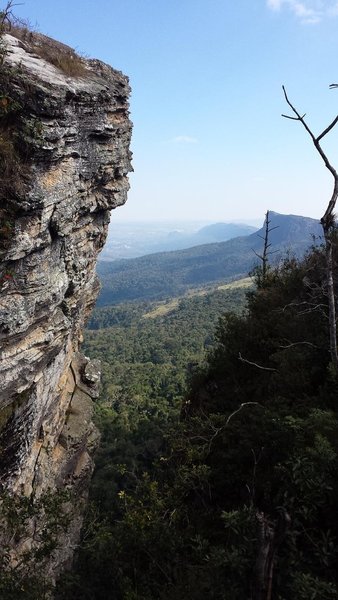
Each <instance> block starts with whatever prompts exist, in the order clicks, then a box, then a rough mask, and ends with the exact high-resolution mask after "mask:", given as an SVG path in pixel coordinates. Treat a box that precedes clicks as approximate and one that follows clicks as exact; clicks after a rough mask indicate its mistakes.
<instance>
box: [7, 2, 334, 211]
mask: <svg viewBox="0 0 338 600" xmlns="http://www.w3.org/2000/svg"><path fill="white" fill-rule="evenodd" d="M15 1H16V0H15ZM20 1H21V0H17V3H18V5H17V6H16V7H15V9H14V10H15V14H16V15H17V16H19V17H21V18H24V19H28V20H29V22H30V24H31V25H32V26H33V27H36V28H38V30H39V31H41V32H43V33H45V34H47V35H49V36H51V37H54V38H56V39H58V40H60V41H62V42H64V43H66V44H68V45H70V46H72V47H73V48H75V49H76V50H77V51H79V52H80V53H82V54H84V55H85V56H89V57H92V58H99V59H101V60H103V61H104V62H107V63H109V64H110V65H112V66H113V67H114V68H116V69H118V70H121V71H123V72H124V73H125V74H126V75H128V77H129V78H130V83H131V87H132V96H131V101H130V111H131V119H132V121H133V124H134V128H133V140H132V151H133V167H134V173H133V174H131V176H130V184H131V189H130V192H129V197H128V201H127V204H126V205H125V206H124V207H121V208H119V209H118V210H117V211H115V212H116V214H115V213H114V219H119V220H122V221H127V220H129V221H139V220H144V221H149V220H152V221H156V220H171V221H174V220H195V221H196V220H201V221H233V220H241V221H249V220H251V219H255V220H261V221H263V219H264V214H265V212H266V210H267V209H269V210H274V211H276V212H280V213H285V214H289V213H292V214H299V215H305V216H310V217H314V218H318V219H319V218H320V217H321V216H322V214H323V213H324V211H325V208H326V205H327V203H328V200H329V197H330V194H331V191H332V183H333V180H332V176H331V175H330V173H329V172H328V171H327V170H326V168H325V166H324V164H323V163H322V161H321V158H320V157H319V155H318V154H317V153H316V150H315V148H314V146H313V145H312V142H311V139H310V137H309V136H308V134H307V133H306V131H305V129H304V128H303V127H302V125H301V123H299V122H296V121H293V120H289V119H285V118H283V117H282V116H281V114H282V113H286V114H290V111H288V107H287V106H286V103H285V100H284V97H283V92H282V85H285V87H286V89H287V93H288V95H289V98H290V100H291V101H292V102H293V104H294V105H295V106H296V108H297V109H298V110H299V112H300V113H301V114H304V113H306V120H307V123H308V125H309V126H310V127H311V129H312V130H313V131H314V133H315V134H316V135H319V133H321V132H322V131H323V130H324V129H325V128H326V127H327V126H328V124H329V123H330V122H331V121H332V120H333V119H334V118H335V116H336V115H337V114H338V89H336V90H335V89H333V90H330V89H329V85H330V84H331V83H336V82H338V58H337V57H338V1H336V0H303V1H298V0H170V1H169V0H22V4H19V2H20ZM3 5H4V0H0V6H3ZM323 148H324V150H325V151H326V152H327V154H328V156H329V158H330V160H331V162H332V163H333V164H334V165H335V166H336V167H337V168H338V125H337V126H336V128H335V129H333V130H332V131H331V132H330V134H329V135H328V136H326V137H325V138H324V139H323Z"/></svg>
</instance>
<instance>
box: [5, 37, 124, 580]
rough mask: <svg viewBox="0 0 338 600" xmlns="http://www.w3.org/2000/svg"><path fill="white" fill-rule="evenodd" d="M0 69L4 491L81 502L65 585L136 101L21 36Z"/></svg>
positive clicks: (94, 66) (56, 567)
mask: <svg viewBox="0 0 338 600" xmlns="http://www.w3.org/2000/svg"><path fill="white" fill-rule="evenodd" d="M0 58H1V60H0V65H1V72H0V167H1V173H0V235H1V237H0V344H1V347H0V382H1V386H0V450H1V451H0V482H1V485H2V489H3V490H7V491H8V492H9V493H10V494H24V495H26V496H29V497H35V498H38V497H41V495H42V494H44V493H45V492H46V491H47V490H54V491H56V490H64V489H67V490H70V491H71V492H72V493H73V492H74V494H75V497H76V498H77V506H76V514H75V515H74V517H73V518H72V525H71V529H70V531H68V534H67V539H66V540H64V542H63V543H62V546H63V547H62V549H61V550H59V551H58V552H54V554H53V557H52V558H51V561H50V564H49V569H50V572H51V573H52V574H55V573H57V572H59V571H60V569H62V567H63V566H64V564H65V563H67V561H69V559H70V558H71V555H72V552H73V547H74V541H76V539H77V536H78V535H79V528H80V523H81V511H82V508H83V501H84V499H85V498H86V494H87V488H88V481H89V478H90V475H91V472H92V464H93V463H92V452H93V449H94V448H95V445H96V443H97V437H98V436H97V432H96V430H95V427H94V425H93V423H92V420H91V418H92V398H93V397H94V398H95V397H97V393H98V392H97V383H98V380H99V365H97V364H94V365H93V364H91V363H90V362H89V360H88V359H86V358H85V357H83V356H82V355H81V354H80V353H79V344H80V342H81V332H82V329H83V327H84V324H85V322H86V319H87V318H88V316H89V314H90V311H91V309H92V307H93V304H94V302H95V300H96V296H97V293H98V290H99V285H98V280H97V276H96V274H95V265H96V260H97V255H98V253H99V251H100V250H101V248H102V246H103V244H104V242H105V239H106V234H107V227H108V223H109V214H110V213H109V211H110V209H113V208H116V207H117V206H119V205H121V204H123V203H124V202H125V200H126V195H127V190H128V179H127V174H128V172H129V171H130V170H131V164H130V159H131V154H130V151H129V144H130V136H131V123H130V120H129V117H128V114H129V113H128V97H129V93H130V88H129V85H128V80H127V78H126V77H125V76H124V75H122V74H121V73H120V72H118V71H115V70H113V69H112V68H111V67H109V66H108V65H106V64H103V63H102V62H99V61H97V60H84V59H81V58H79V57H77V56H76V55H75V54H74V53H73V51H71V49H69V48H68V47H67V46H64V45H63V44H59V43H57V42H54V41H53V40H50V39H49V38H46V37H44V36H41V35H39V34H31V33H29V32H25V31H22V30H14V31H13V32H11V34H5V35H3V39H2V46H1V57H0ZM37 537H38V536H37ZM30 543H34V535H32V540H31V542H30Z"/></svg>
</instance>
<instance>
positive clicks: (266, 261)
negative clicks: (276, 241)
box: [254, 210, 278, 284]
mask: <svg viewBox="0 0 338 600" xmlns="http://www.w3.org/2000/svg"><path fill="white" fill-rule="evenodd" d="M269 216H270V211H269V210H267V211H266V214H265V221H264V236H262V235H259V234H257V235H258V237H260V238H261V240H263V242H264V245H263V251H262V254H258V252H256V250H254V253H255V254H256V256H257V257H258V258H259V259H260V260H261V261H262V271H261V283H262V284H264V282H265V280H266V276H267V272H268V266H269V256H270V255H271V254H274V252H273V251H271V250H269V248H270V247H271V242H269V235H270V233H271V231H274V230H275V229H278V225H277V226H276V227H270V223H271V220H270V218H269Z"/></svg>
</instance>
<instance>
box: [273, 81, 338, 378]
mask: <svg viewBox="0 0 338 600" xmlns="http://www.w3.org/2000/svg"><path fill="white" fill-rule="evenodd" d="M330 87H335V84H333V85H332V86H330ZM283 92H284V97H285V100H286V102H287V104H288V105H289V106H290V108H291V110H292V112H293V114H294V115H295V116H290V115H282V116H283V117H285V118H286V119H292V120H293V121H299V122H300V123H301V124H302V125H303V127H304V128H305V129H306V131H307V132H308V134H309V136H310V137H311V139H312V142H313V144H314V146H315V148H316V150H317V152H318V154H319V155H320V157H321V158H322V160H323V162H324V164H325V167H326V168H327V169H328V170H329V171H330V173H331V175H332V177H333V191H332V195H331V198H330V200H329V203H328V205H327V208H326V211H325V213H324V215H323V216H322V218H321V220H320V222H321V224H322V227H323V233H324V239H325V258H326V283H327V295H328V307H329V331H330V352H331V360H332V364H333V366H334V368H335V370H336V372H338V351H337V324H336V301H335V292H334V281H333V238H334V230H335V216H334V212H333V211H334V209H335V206H336V201H337V198H338V173H337V171H336V169H335V168H334V167H333V166H332V164H331V162H330V161H329V159H328V157H327V155H326V154H325V152H324V150H323V149H322V147H321V145H320V141H321V140H322V139H323V138H324V136H326V135H327V134H328V133H329V132H330V131H331V130H332V129H333V128H334V126H335V125H336V124H337V123H338V115H337V116H336V117H335V119H333V121H332V123H330V125H328V126H327V127H326V129H324V131H322V133H321V134H320V135H318V136H317V137H316V136H315V135H314V133H313V132H312V131H311V129H310V127H309V126H308V125H307V123H306V122H305V120H304V117H305V114H304V115H301V114H300V113H299V112H298V111H297V110H296V108H295V107H294V106H293V104H291V102H290V100H289V98H288V96H287V93H286V90H285V87H284V86H283Z"/></svg>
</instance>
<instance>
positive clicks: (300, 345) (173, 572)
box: [58, 248, 338, 600]
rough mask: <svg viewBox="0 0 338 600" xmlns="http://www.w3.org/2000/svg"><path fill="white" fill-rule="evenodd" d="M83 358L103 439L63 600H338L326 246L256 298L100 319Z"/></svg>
mask: <svg viewBox="0 0 338 600" xmlns="http://www.w3.org/2000/svg"><path fill="white" fill-rule="evenodd" d="M334 275H335V276H337V258H336V257H335V262H334ZM336 280H337V277H336ZM85 351H86V353H88V354H90V356H92V357H99V358H101V360H102V361H103V390H102V396H101V399H100V401H99V402H98V404H97V410H96V412H97V424H98V426H99V428H100V430H101V434H102V441H101V447H100V449H99V451H98V454H97V465H96V471H95V474H94V479H93V484H92V489H91V495H90V504H89V508H88V511H87V516H86V521H85V526H84V529H83V534H82V541H81V545H80V549H79V552H78V555H77V560H76V564H75V568H74V570H73V571H72V572H70V573H68V575H66V576H65V575H63V577H62V580H61V581H60V582H59V587H58V598H59V599H60V600H64V599H66V598H74V600H77V599H80V598H81V600H82V599H88V600H89V599H92V600H99V599H100V600H103V599H105V600H107V599H108V600H109V599H112V600H113V599H114V600H183V599H189V600H202V599H203V600H204V599H205V598H208V599H212V600H213V599H215V600H216V599H219V600H248V599H252V600H263V599H264V600H291V599H296V598H297V600H309V599H310V598H311V599H315V600H326V599H327V600H330V599H332V600H333V599H334V598H337V594H338V587H337V583H338V582H337V560H338V525H337V519H336V506H337V502H338V484H337V481H338V477H337V475H338V455H337V452H338V419H337V417H338V414H337V413H338V411H337V400H336V399H337V387H338V385H337V384H338V381H337V373H336V371H335V368H334V366H333V365H332V363H331V357H330V344H329V327H328V318H327V294H326V274H325V257H324V254H323V251H322V249H321V248H314V249H312V250H311V252H309V253H308V254H307V255H306V256H305V258H303V259H302V260H297V259H295V258H288V259H286V260H285V261H284V262H282V263H280V264H279V265H278V266H277V267H273V268H272V267H269V268H268V269H267V270H266V272H265V273H262V270H260V269H257V270H256V273H255V276H254V286H252V287H250V288H247V289H245V288H244V287H242V288H241V287H237V288H236V287H235V288H233V289H231V288H230V289H229V288H228V289H225V290H218V291H217V292H214V293H210V294H204V295H201V296H195V297H190V298H189V297H188V298H183V299H181V300H180V301H179V300H177V301H171V302H170V301H168V302H167V303H162V304H157V305H154V304H150V303H141V304H133V303H131V304H127V305H124V306H116V307H106V308H103V309H97V310H96V311H95V312H94V314H93V317H92V320H91V322H90V324H89V329H88V332H87V334H86V340H85Z"/></svg>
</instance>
